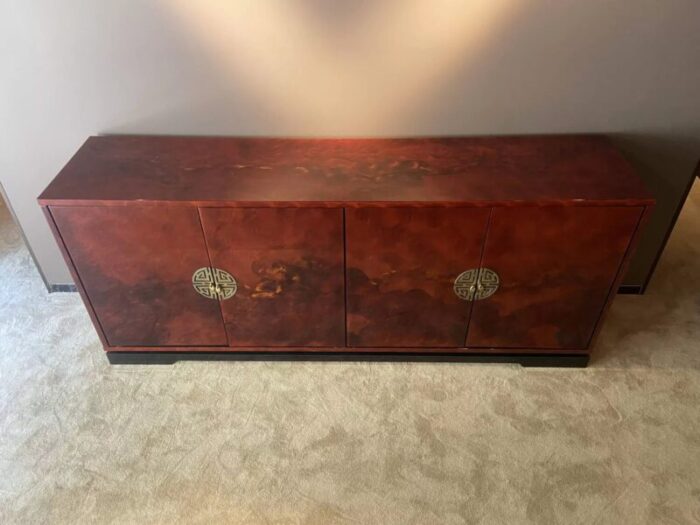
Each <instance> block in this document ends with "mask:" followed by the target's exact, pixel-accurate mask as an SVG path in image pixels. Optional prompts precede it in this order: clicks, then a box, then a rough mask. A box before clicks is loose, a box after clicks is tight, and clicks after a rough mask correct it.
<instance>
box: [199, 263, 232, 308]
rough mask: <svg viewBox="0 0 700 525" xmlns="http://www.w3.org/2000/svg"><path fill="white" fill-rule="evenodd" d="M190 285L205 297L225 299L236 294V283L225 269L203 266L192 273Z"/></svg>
mask: <svg viewBox="0 0 700 525" xmlns="http://www.w3.org/2000/svg"><path fill="white" fill-rule="evenodd" d="M192 287H193V288H194V289H195V290H196V291H197V293H198V294H200V295H203V296H204V297H206V298H207V299H219V300H222V301H225V300H226V299H230V298H231V297H233V296H234V295H236V291H237V290H238V283H237V282H236V279H235V278H234V277H233V275H231V274H230V273H228V272H227V271H225V270H222V269H221V268H210V267H209V266H204V267H203V268H199V269H198V270H196V271H195V272H194V273H193V274H192Z"/></svg>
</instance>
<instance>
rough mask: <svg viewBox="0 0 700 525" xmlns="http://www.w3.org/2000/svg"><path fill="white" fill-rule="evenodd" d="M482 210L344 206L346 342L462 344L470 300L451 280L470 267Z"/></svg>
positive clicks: (475, 261)
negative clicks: (346, 302) (349, 207)
mask: <svg viewBox="0 0 700 525" xmlns="http://www.w3.org/2000/svg"><path fill="white" fill-rule="evenodd" d="M489 213H490V209H489V208H485V209H484V208H481V209H475V208H453V209H446V208H360V209H347V210H346V239H347V247H346V250H347V254H346V257H347V293H348V319H347V324H348V325H347V331H348V345H349V346H353V347H433V348H440V347H442V348H447V347H461V346H463V344H464V337H465V333H466V330H467V324H468V321H469V311H470V308H471V304H470V303H469V302H466V301H463V300H461V299H459V298H458V297H457V296H456V295H455V293H454V289H453V285H454V281H455V279H456V278H457V276H459V275H460V274H461V273H462V272H464V271H465V270H469V269H475V268H478V266H479V258H480V255H481V250H482V246H483V239H484V233H485V230H486V224H487V221H488V217H489Z"/></svg>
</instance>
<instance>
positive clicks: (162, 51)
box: [0, 0, 700, 285]
mask: <svg viewBox="0 0 700 525" xmlns="http://www.w3.org/2000/svg"><path fill="white" fill-rule="evenodd" d="M692 3H693V2H692V1H691V2H684V1H679V2H674V3H672V4H671V5H668V6H664V7H663V10H664V11H663V12H664V16H663V17H659V16H658V10H659V9H660V8H659V7H658V3H657V2H656V1H655V0H639V2H638V3H637V5H636V6H635V9H634V13H632V14H631V13H630V8H629V4H628V3H625V2H605V3H598V2H579V1H577V0H561V1H559V2H554V3H552V2H547V1H544V0H470V1H469V2H455V1H452V0H433V1H426V0H375V1H370V0H343V1H337V2H325V1H323V0H279V1H275V0H270V1H269V2H227V3H224V2H221V1H219V0H199V1H197V2H191V1H188V0H159V1H157V2H154V3H150V4H143V3H140V2H133V5H131V4H130V5H129V6H127V7H124V6H121V7H120V3H113V4H109V5H107V4H97V3H92V4H91V3H86V4H85V5H82V4H81V14H80V16H78V15H77V14H75V10H76V9H77V5H76V6H73V8H72V9H66V8H65V7H64V6H60V7H55V6H51V4H49V3H45V4H44V5H43V6H42V7H34V8H29V7H27V8H23V9H24V11H26V12H25V13H24V14H23V15H21V16H19V18H20V19H19V20H17V22H23V23H24V25H26V26H29V27H33V29H35V30H36V35H30V36H36V38H37V39H39V40H40V42H39V43H38V44H37V45H44V46H52V49H55V52H56V53H60V54H61V56H66V57H69V58H66V60H65V61H64V62H61V63H60V64H58V65H57V66H55V67H59V66H60V68H61V69H60V70H55V71H54V70H53V69H49V70H48V72H49V73H51V74H47V78H45V79H43V80H46V81H49V80H51V81H52V82H53V79H54V78H59V79H60V78H63V77H67V78H70V79H71V81H70V82H68V81H66V85H62V84H61V85H60V86H59V87H58V88H57V89H54V90H50V91H51V92H55V93H56V95H55V96H56V97H61V104H60V105H55V104H54V105H52V106H51V107H49V106H48V104H49V103H50V102H51V100H48V99H47V100H48V101H47V102H46V104H47V107H46V108H44V107H43V106H42V107H39V108H37V109H36V111H35V112H34V113H36V115H34V113H32V118H34V119H35V121H34V122H33V123H32V124H31V126H32V127H31V128H28V127H26V126H27V124H22V125H23V126H25V128H24V131H25V133H24V136H23V137H22V136H21V134H18V137H17V139H16V140H17V141H18V142H17V144H15V145H17V146H18V147H17V148H14V150H16V151H22V150H23V149H26V148H22V147H19V146H21V145H22V143H21V142H19V141H29V137H30V136H32V137H42V136H43V140H44V141H45V142H46V144H44V147H45V148H46V149H48V148H54V150H55V151H53V152H51V155H41V156H40V157H41V158H42V159H51V162H52V163H53V164H55V165H53V164H52V166H53V168H52V169H49V168H47V165H48V164H47V163H48V160H41V161H40V160H36V157H37V156H36V155H34V154H32V155H27V158H23V159H19V157H17V158H16V159H13V162H12V165H11V166H10V168H11V169H12V171H13V172H17V173H20V172H22V173H27V171H28V170H26V169H24V168H26V167H28V166H29V165H30V164H32V163H34V164H36V166H32V169H33V170H35V171H36V172H37V173H36V176H35V179H36V181H35V185H34V186H33V187H32V189H31V192H29V191H28V190H25V189H23V188H21V184H20V183H19V182H17V183H15V182H13V185H12V187H11V186H10V184H8V191H10V195H11V196H12V197H13V202H17V201H18V200H23V202H22V203H21V204H16V208H17V210H18V213H19V216H20V218H22V219H23V223H26V224H30V225H32V221H34V223H36V224H37V226H36V229H37V230H39V229H40V228H43V229H41V231H37V232H36V234H35V233H34V232H33V231H28V233H30V235H29V236H30V238H31V239H32V240H34V237H33V235H36V237H37V239H39V240H40V241H41V242H37V244H38V245H39V246H38V247H37V253H38V255H39V256H40V260H41V261H42V263H43V264H45V265H53V266H52V267H51V272H50V274H51V275H57V274H61V273H62V272H64V271H65V269H63V268H61V265H62V262H61V261H60V256H59V255H58V252H57V251H56V250H54V249H53V248H51V250H49V249H48V248H46V247H45V246H44V244H47V245H48V244H49V243H52V239H51V238H50V234H49V232H48V229H47V228H46V227H45V225H44V224H43V222H42V224H41V226H39V225H38V222H39V217H38V215H39V214H40V212H39V211H38V210H36V209H35V208H36V205H35V203H34V200H33V199H34V197H36V195H37V194H38V193H39V191H40V190H41V187H42V186H44V185H45V184H46V183H48V180H49V179H50V178H51V175H52V173H55V172H56V171H58V167H60V162H54V161H55V159H54V157H56V158H58V157H60V158H62V159H64V160H65V159H67V158H68V157H69V155H70V153H66V152H67V151H68V150H74V149H75V148H76V147H77V146H78V144H79V143H80V141H81V140H83V139H84V137H85V135H88V134H95V133H100V132H101V133H160V134H163V133H167V134H206V135H219V134H221V135H274V136H416V135H423V136H426V135H494V134H523V133H576V132H600V133H606V134H613V135H615V136H616V140H617V141H618V143H619V144H620V146H621V147H622V148H623V149H624V151H625V152H626V153H627V154H628V156H629V158H630V159H631V160H632V161H633V163H634V164H635V165H637V167H638V168H639V169H640V171H641V172H642V176H643V177H644V179H645V180H646V181H647V183H648V185H649V187H650V188H651V189H652V190H653V191H654V193H655V195H656V197H657V199H658V200H659V206H658V209H657V211H656V214H655V216H654V217H653V220H652V223H651V224H650V225H649V227H648V230H647V234H646V235H645V237H644V239H643V241H642V245H641V247H640V250H639V252H638V254H637V257H636V258H635V260H634V261H633V264H632V267H631V268H630V271H629V273H628V276H627V278H626V279H625V284H627V285H641V284H643V283H644V281H645V278H646V275H647V273H648V271H649V270H650V268H651V267H652V265H653V262H654V259H655V252H656V248H657V247H658V246H659V242H661V240H662V239H663V238H664V236H665V233H666V230H667V227H668V226H669V224H670V223H671V220H672V218H673V215H674V211H675V209H676V208H677V205H678V203H679V202H680V199H681V196H682V194H683V189H684V188H685V186H686V183H687V181H688V179H689V178H690V177H691V173H692V167H693V162H694V161H695V160H696V158H697V157H698V156H700V147H699V144H698V140H700V129H698V128H697V124H696V123H697V122H698V121H700V108H698V105H697V95H696V91H697V90H698V89H700V68H697V64H696V61H697V60H696V59H698V58H699V57H698V53H695V52H692V50H693V49H694V47H693V45H692V44H693V42H695V41H697V43H698V46H697V47H698V49H700V33H699V32H697V30H696V23H695V22H696V21H695V20H693V19H692V17H691V16H688V13H689V12H690V11H689V9H690V8H692V5H691V4H692ZM602 4H604V5H602ZM98 5H99V7H98ZM36 19H40V23H38V22H37V21H36ZM87 20H89V24H86V23H85V21H87ZM666 20H672V21H673V23H672V24H671V23H666V22H665V21H666ZM76 24H80V26H79V27H78V29H81V31H76V30H75V29H76V27H74V26H76ZM620 24H624V30H620ZM83 25H86V27H82V26H83ZM17 26H18V27H19V26H22V27H24V26H23V25H22V24H20V23H18V24H17ZM669 28H672V29H673V30H672V31H671V30H670V29H669ZM124 35H128V37H129V38H124ZM27 38H28V37H27ZM693 39H695V40H693ZM690 40H693V41H692V42H691V41H690ZM59 44H60V46H59ZM689 50H690V51H689ZM52 67H53V66H52ZM52 72H53V73H52ZM59 73H60V74H59ZM42 78H43V77H42ZM75 79H81V82H80V83H79V85H77V86H76V84H77V83H76V82H75ZM40 80H41V79H40ZM83 80H84V81H83ZM37 83H41V82H39V81H37ZM42 89H44V86H42ZM76 89H77V90H78V92H79V95H80V96H78V97H77V98H76V97H75V96H74V95H73V93H75V92H76ZM44 91H45V89H44ZM64 91H65V93H63V92H64ZM60 93H63V95H60ZM69 95H70V96H69ZM33 96H36V97H40V95H33ZM42 100H43V99H42ZM34 102H35V101H34V100H33V99H31V98H27V102H25V104H27V103H30V104H29V105H31V104H34ZM57 112H59V113H58V116H59V118H54V119H52V122H57V123H58V124H55V126H61V129H62V132H61V133H60V135H61V136H60V137H55V138H54V137H51V140H49V135H51V134H52V133H49V132H47V131H46V130H45V123H46V119H45V114H47V113H51V114H56V113H57ZM76 115H78V116H79V117H76ZM27 116H28V113H27V112H25V113H24V114H23V113H22V112H21V110H18V112H17V114H16V115H14V117H15V120H16V121H18V122H25V123H26V122H28V118H27ZM76 122H77V123H78V125H76V124H75V123H76ZM55 126H54V129H53V134H56V131H57V130H56V127H55ZM640 130H643V131H640ZM42 134H43V135H42ZM13 140H15V139H13ZM69 143H70V144H72V145H70V146H69ZM12 151H13V146H12V144H9V145H8V149H7V152H8V153H10V154H11V155H13V156H15V155H19V154H18V153H17V154H15V153H13V152H12ZM0 153H3V147H2V146H1V145H0ZM59 153H60V155H59ZM29 157H31V161H30V158H29ZM39 162H44V163H45V165H42V166H39V167H37V166H38V163H39ZM39 168H41V169H39ZM40 174H41V175H40ZM25 192H26V193H25ZM29 193H31V201H30V197H29V196H28V195H29ZM15 194H17V195H19V197H21V199H20V198H15ZM24 201H26V202H24ZM30 204H31V206H32V208H31V211H26V212H25V211H24V207H26V208H27V209H29V207H30ZM23 213H26V215H27V219H26V220H25V217H24V216H23ZM35 215H36V217H35ZM32 227H34V226H33V225H32ZM54 253H55V258H56V261H55V262H54V261H52V260H51V257H53V255H52V254H54Z"/></svg>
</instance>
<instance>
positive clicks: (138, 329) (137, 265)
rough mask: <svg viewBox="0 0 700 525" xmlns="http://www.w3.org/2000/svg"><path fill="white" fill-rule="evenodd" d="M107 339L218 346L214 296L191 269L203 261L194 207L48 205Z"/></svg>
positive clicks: (221, 339)
mask: <svg viewBox="0 0 700 525" xmlns="http://www.w3.org/2000/svg"><path fill="white" fill-rule="evenodd" d="M51 213H52V216H53V218H54V220H55V222H56V225H57V227H58V230H59V231H60V234H61V237H62V239H63V241H64V242H65V245H66V248H67V251H68V253H69V254H70V258H71V260H72V261H73V264H74V265H75V269H76V271H77V274H78V275H79V277H80V281H81V282H82V284H83V286H84V288H85V291H86V293H87V296H88V298H89V300H90V303H91V304H92V306H93V308H94V310H95V314H96V316H97V318H98V320H99V323H100V325H101V326H102V328H103V329H104V334H105V337H106V340H107V342H108V344H109V346H112V347H115V346H135V345H138V346H180V345H181V346H195V345H206V346H219V345H221V346H225V345H226V334H225V331H224V326H223V321H222V318H221V310H220V308H219V304H218V302H217V301H214V300H211V299H207V298H205V297H202V296H201V295H199V294H197V292H195V290H194V289H193V288H192V274H193V272H194V271H195V270H197V269H198V268H201V267H203V266H209V259H208V256H207V251H206V247H205V245H204V236H203V234H202V229H201V226H200V223H199V218H198V215H197V210H196V209H194V208H173V207H149V206H128V207H111V208H105V207H97V206H95V207H92V206H81V207H61V206H52V207H51Z"/></svg>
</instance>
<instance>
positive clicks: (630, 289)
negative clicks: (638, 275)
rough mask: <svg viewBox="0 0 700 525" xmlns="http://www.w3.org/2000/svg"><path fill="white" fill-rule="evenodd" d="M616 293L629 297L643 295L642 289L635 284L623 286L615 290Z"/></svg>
mask: <svg viewBox="0 0 700 525" xmlns="http://www.w3.org/2000/svg"><path fill="white" fill-rule="evenodd" d="M617 293H622V294H629V295H642V294H643V293H644V289H643V288H642V287H641V286H640V285H637V284H623V285H622V286H620V287H619V288H618V289H617Z"/></svg>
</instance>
